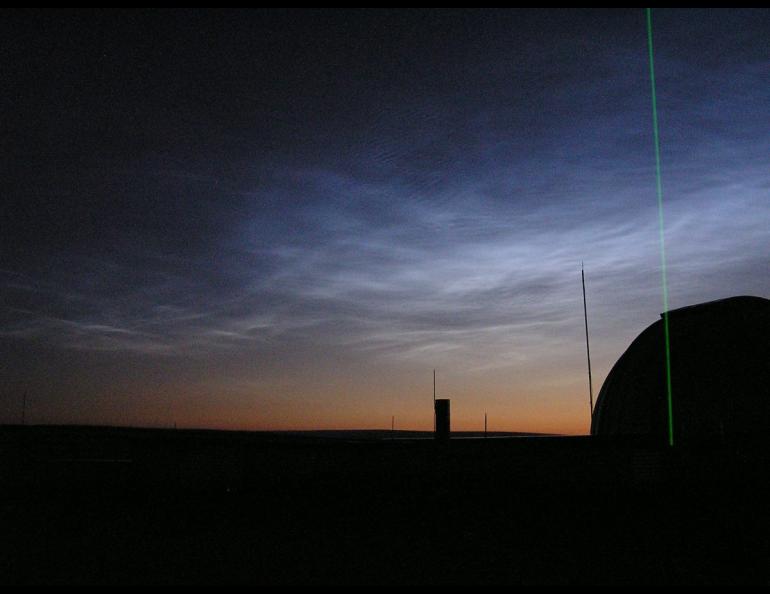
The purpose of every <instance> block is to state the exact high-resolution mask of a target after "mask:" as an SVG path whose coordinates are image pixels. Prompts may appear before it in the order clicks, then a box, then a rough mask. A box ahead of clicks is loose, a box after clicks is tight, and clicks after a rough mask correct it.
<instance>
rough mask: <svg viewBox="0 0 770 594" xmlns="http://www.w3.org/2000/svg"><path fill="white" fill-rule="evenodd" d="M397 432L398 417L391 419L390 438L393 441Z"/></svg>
mask: <svg viewBox="0 0 770 594" xmlns="http://www.w3.org/2000/svg"><path fill="white" fill-rule="evenodd" d="M395 430H396V417H395V415H394V416H392V417H390V438H391V439H393V435H394V432H395Z"/></svg>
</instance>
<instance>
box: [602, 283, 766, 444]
mask: <svg viewBox="0 0 770 594" xmlns="http://www.w3.org/2000/svg"><path fill="white" fill-rule="evenodd" d="M661 318H662V314H661ZM668 318H669V338H670V340H669V344H670V352H671V386H672V390H671V391H672V403H673V419H674V435H675V439H680V440H681V439H683V438H690V437H698V436H705V435H710V434H734V433H755V432H759V431H768V430H770V300H768V299H763V298H761V297H749V296H741V297H730V298H727V299H720V300H719V301H711V302H708V303H700V304H697V305H691V306H688V307H683V308H680V309H675V310H671V311H670V312H669V316H668ZM667 428H668V412H667V390H666V368H665V342H664V332H663V320H662V319H661V320H658V321H656V322H655V323H654V324H652V325H650V326H649V327H648V328H647V329H645V330H644V331H643V332H642V333H641V334H640V335H639V336H638V337H637V338H636V339H635V340H634V341H633V342H632V343H631V345H630V346H629V347H628V349H627V350H626V352H625V353H623V355H622V356H621V357H620V359H618V361H617V362H616V363H615V365H614V366H613V368H612V370H611V371H610V373H609V375H608V376H607V379H606V380H605V382H604V384H603V385H602V388H601V390H600V392H599V396H598V398H597V401H596V407H595V409H594V415H593V419H592V423H591V434H593V435H660V436H661V437H663V436H665V435H666V433H667Z"/></svg>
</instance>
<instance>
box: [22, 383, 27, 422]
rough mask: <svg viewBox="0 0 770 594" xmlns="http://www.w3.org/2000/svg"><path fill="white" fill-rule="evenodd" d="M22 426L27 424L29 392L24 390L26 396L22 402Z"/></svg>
mask: <svg viewBox="0 0 770 594" xmlns="http://www.w3.org/2000/svg"><path fill="white" fill-rule="evenodd" d="M21 424H22V425H26V424H27V391H26V390H24V396H23V397H22V401H21Z"/></svg>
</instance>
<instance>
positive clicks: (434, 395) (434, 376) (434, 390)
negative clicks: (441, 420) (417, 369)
mask: <svg viewBox="0 0 770 594" xmlns="http://www.w3.org/2000/svg"><path fill="white" fill-rule="evenodd" d="M435 432H436V370H435V369H434V370H433V433H435Z"/></svg>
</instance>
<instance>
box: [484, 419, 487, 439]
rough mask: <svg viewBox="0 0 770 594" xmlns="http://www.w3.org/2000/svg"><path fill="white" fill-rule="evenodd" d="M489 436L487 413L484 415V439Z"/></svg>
mask: <svg viewBox="0 0 770 594" xmlns="http://www.w3.org/2000/svg"><path fill="white" fill-rule="evenodd" d="M486 436H487V413H484V437H486Z"/></svg>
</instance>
